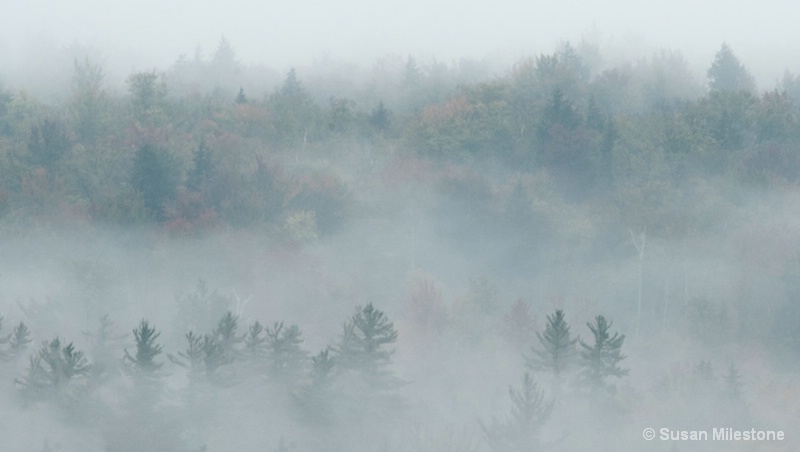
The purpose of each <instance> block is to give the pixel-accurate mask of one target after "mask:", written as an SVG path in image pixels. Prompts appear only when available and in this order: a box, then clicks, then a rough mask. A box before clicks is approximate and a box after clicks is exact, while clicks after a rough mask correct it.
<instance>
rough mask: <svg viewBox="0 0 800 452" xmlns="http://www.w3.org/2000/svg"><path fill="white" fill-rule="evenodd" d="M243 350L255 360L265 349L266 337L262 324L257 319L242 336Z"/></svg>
mask: <svg viewBox="0 0 800 452" xmlns="http://www.w3.org/2000/svg"><path fill="white" fill-rule="evenodd" d="M244 350H245V353H246V354H247V356H248V357H249V358H250V360H252V361H255V360H257V359H258V358H259V357H261V356H263V355H264V354H265V353H266V351H267V337H266V334H264V326H263V325H261V323H259V322H258V321H256V322H253V324H252V325H250V328H248V329H247V334H245V336H244Z"/></svg>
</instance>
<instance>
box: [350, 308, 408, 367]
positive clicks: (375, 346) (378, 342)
mask: <svg viewBox="0 0 800 452" xmlns="http://www.w3.org/2000/svg"><path fill="white" fill-rule="evenodd" d="M396 340H397V330H395V328H394V324H393V323H392V322H390V321H389V319H388V318H387V317H386V315H385V314H384V313H383V312H382V311H380V310H378V309H375V307H374V306H373V305H372V303H369V304H368V305H366V306H364V307H361V306H359V307H358V308H356V313H355V314H353V317H352V318H351V320H350V321H348V322H346V323H345V325H344V331H343V333H342V337H341V340H340V342H339V358H338V359H339V362H340V363H341V365H342V367H344V368H346V369H353V370H357V371H361V372H363V373H365V374H368V375H371V376H385V375H386V374H387V371H386V367H387V366H388V365H389V364H390V363H391V357H392V354H393V353H394V350H388V349H387V348H386V347H387V346H389V345H391V344H393V343H394V342H395V341H396Z"/></svg>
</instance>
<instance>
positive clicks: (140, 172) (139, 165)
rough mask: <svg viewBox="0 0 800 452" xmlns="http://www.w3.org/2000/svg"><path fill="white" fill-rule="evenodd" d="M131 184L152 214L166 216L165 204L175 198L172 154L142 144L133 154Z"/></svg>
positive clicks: (173, 159)
mask: <svg viewBox="0 0 800 452" xmlns="http://www.w3.org/2000/svg"><path fill="white" fill-rule="evenodd" d="M131 184H132V186H133V189H134V190H135V191H136V192H137V193H139V195H141V197H142V201H143V202H144V206H145V208H146V209H147V211H148V212H149V213H150V214H151V215H152V216H153V218H155V219H157V220H164V219H166V210H165V204H166V203H167V202H168V201H171V200H173V199H174V198H175V194H176V192H177V189H178V164H177V162H176V160H175V158H174V157H173V156H172V155H171V154H170V153H169V152H168V151H166V150H164V149H160V148H157V147H155V146H153V145H150V144H145V145H144V146H142V147H140V148H139V149H138V150H137V151H136V155H135V156H134V160H133V171H132V174H131Z"/></svg>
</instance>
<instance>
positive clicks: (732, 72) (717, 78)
mask: <svg viewBox="0 0 800 452" xmlns="http://www.w3.org/2000/svg"><path fill="white" fill-rule="evenodd" d="M707 75H708V85H709V88H710V89H711V91H712V92H714V91H734V92H738V91H744V92H747V93H754V92H755V90H756V86H755V81H754V80H753V76H752V75H750V73H749V72H747V69H746V68H745V67H744V65H743V64H742V63H740V62H739V59H738V58H736V55H734V54H733V51H732V50H731V48H730V46H729V45H728V44H726V43H723V44H722V47H720V49H719V51H718V52H717V53H716V55H714V62H713V63H712V64H711V67H710V68H708V72H707Z"/></svg>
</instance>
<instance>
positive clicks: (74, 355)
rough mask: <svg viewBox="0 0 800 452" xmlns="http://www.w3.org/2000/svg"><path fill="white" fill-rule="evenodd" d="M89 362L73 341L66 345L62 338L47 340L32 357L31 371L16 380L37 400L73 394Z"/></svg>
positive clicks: (87, 369)
mask: <svg viewBox="0 0 800 452" xmlns="http://www.w3.org/2000/svg"><path fill="white" fill-rule="evenodd" d="M89 369H90V366H89V363H88V360H87V359H86V357H85V356H84V353H83V352H82V351H80V350H78V349H76V348H75V346H74V345H73V344H72V343H71V342H70V343H69V344H67V345H62V343H61V340H60V339H59V338H55V339H53V340H51V341H50V342H45V343H44V344H43V345H42V348H40V349H39V351H38V352H37V353H36V354H35V355H33V356H31V358H30V366H29V367H28V370H27V373H26V375H25V376H24V377H22V378H20V379H15V380H14V381H15V383H17V384H18V385H19V386H20V387H21V389H22V391H23V393H24V394H25V395H26V396H28V397H29V398H31V399H33V400H41V399H61V398H62V397H64V396H67V397H73V396H74V395H75V394H74V393H72V391H73V390H74V389H75V385H74V384H72V383H73V382H74V381H77V380H80V379H82V378H85V377H86V376H87V375H88V373H89Z"/></svg>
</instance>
